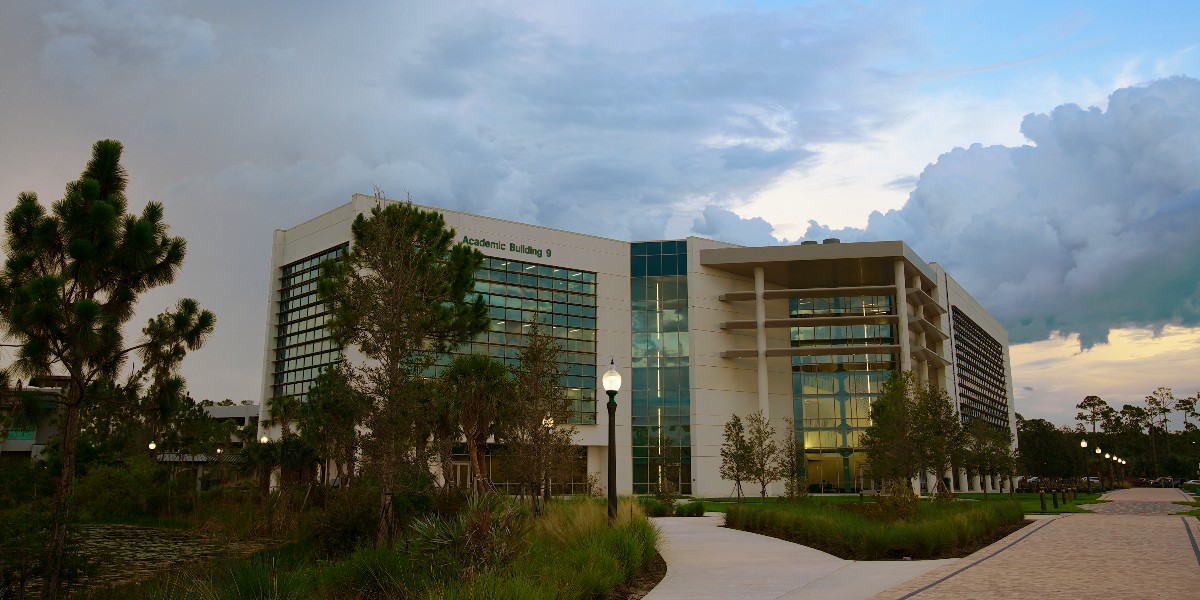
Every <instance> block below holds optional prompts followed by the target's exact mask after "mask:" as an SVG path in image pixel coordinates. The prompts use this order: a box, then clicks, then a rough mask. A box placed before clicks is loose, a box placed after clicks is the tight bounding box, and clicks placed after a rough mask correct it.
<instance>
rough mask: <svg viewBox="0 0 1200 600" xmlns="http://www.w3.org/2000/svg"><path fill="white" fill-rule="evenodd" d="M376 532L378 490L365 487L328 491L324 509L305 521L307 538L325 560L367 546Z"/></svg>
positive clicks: (377, 525)
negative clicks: (306, 523) (310, 539)
mask: <svg viewBox="0 0 1200 600" xmlns="http://www.w3.org/2000/svg"><path fill="white" fill-rule="evenodd" d="M378 530H379V490H378V489H377V488H375V487H372V486H366V485H361V486H354V487H349V488H343V489H338V490H334V491H332V492H330V493H329V496H328V498H327V502H326V505H325V508H324V509H321V510H318V511H315V512H314V513H313V514H312V516H311V517H310V519H309V521H308V534H309V537H311V538H312V539H313V542H314V543H315V544H316V550H317V553H318V554H319V555H320V556H322V557H325V558H339V557H343V556H347V555H349V554H351V553H353V552H354V551H355V550H356V549H358V548H360V547H362V546H366V545H370V544H371V543H372V542H373V541H374V540H375V533H376V532H377V531H378Z"/></svg>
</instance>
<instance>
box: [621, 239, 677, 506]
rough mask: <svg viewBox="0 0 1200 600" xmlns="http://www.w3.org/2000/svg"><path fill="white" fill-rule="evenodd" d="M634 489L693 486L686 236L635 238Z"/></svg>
mask: <svg viewBox="0 0 1200 600" xmlns="http://www.w3.org/2000/svg"><path fill="white" fill-rule="evenodd" d="M631 251H632V257H631V259H630V260H631V264H630V269H631V272H630V275H631V277H630V285H631V290H630V292H631V299H632V307H631V308H632V311H631V312H632V333H633V347H632V349H631V350H632V354H631V356H632V360H633V364H632V365H631V367H632V368H631V370H632V380H633V381H632V385H631V386H630V398H631V400H630V402H631V409H630V412H631V417H632V423H633V427H632V430H631V435H632V447H633V492H634V493H635V494H649V493H653V492H654V491H655V490H657V489H658V487H659V486H660V485H665V484H670V486H672V487H673V488H674V490H675V491H676V492H678V493H681V494H690V493H692V469H691V462H692V452H691V446H692V439H691V397H690V377H689V350H688V348H689V346H688V307H687V297H688V282H687V242H686V241H684V240H678V241H665V242H640V243H635V244H632V248H631Z"/></svg>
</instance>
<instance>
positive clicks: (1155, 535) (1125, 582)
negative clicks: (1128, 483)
mask: <svg viewBox="0 0 1200 600" xmlns="http://www.w3.org/2000/svg"><path fill="white" fill-rule="evenodd" d="M1104 498H1105V499H1107V500H1111V502H1109V503H1106V504H1094V505H1090V506H1088V508H1089V509H1090V510H1094V511H1095V514H1069V515H1064V516H1060V517H1057V518H1052V519H1045V520H1040V521H1037V522H1035V523H1034V524H1032V525H1030V526H1028V527H1025V528H1024V529H1022V530H1021V531H1018V532H1016V533H1014V534H1012V535H1010V536H1008V537H1006V538H1005V539H1003V540H1000V541H999V542H996V543H995V544H992V545H991V546H988V547H987V548H984V549H983V550H980V551H979V552H976V553H975V554H972V555H971V556H969V557H967V558H964V559H961V560H959V561H957V562H955V563H954V564H952V565H949V566H946V567H943V568H940V569H937V570H934V571H930V572H929V573H926V574H925V575H923V576H921V577H918V578H916V579H914V580H912V581H909V582H907V583H904V584H901V585H899V586H896V587H894V588H892V589H889V590H887V591H886V592H883V593H881V594H879V595H877V596H875V598H879V599H907V598H915V599H917V600H938V599H949V598H954V599H958V598H967V597H975V598H1021V599H1023V600H1024V599H1028V598H1037V599H1038V600H1043V599H1050V598H1064V599H1065V598H1069V599H1072V600H1076V599H1078V598H1080V597H1088V596H1089V595H1091V594H1092V593H1098V592H1099V591H1101V590H1102V591H1103V592H1102V593H1103V596H1104V597H1106V598H1196V597H1200V547H1198V546H1197V542H1198V541H1200V523H1198V522H1197V520H1196V519H1195V518H1193V517H1181V516H1171V513H1175V512H1180V511H1183V510H1187V509H1186V507H1183V506H1179V505H1177V504H1173V502H1174V501H1176V500H1185V499H1190V497H1189V496H1187V495H1186V494H1184V493H1183V492H1181V491H1179V490H1177V489H1169V488H1168V489H1154V488H1136V489H1131V490H1119V491H1116V492H1112V493H1110V494H1107V495H1106V496H1105V497H1104Z"/></svg>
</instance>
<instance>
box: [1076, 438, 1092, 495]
mask: <svg viewBox="0 0 1200 600" xmlns="http://www.w3.org/2000/svg"><path fill="white" fill-rule="evenodd" d="M1079 447H1080V448H1083V449H1084V455H1083V478H1084V479H1086V480H1087V491H1088V493H1089V494H1090V493H1092V478H1091V477H1089V476H1088V474H1087V440H1079Z"/></svg>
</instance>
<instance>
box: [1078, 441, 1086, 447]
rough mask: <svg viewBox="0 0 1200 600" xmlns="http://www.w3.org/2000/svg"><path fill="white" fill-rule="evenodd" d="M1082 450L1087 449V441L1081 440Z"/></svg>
mask: <svg viewBox="0 0 1200 600" xmlns="http://www.w3.org/2000/svg"><path fill="white" fill-rule="evenodd" d="M1079 447H1080V448H1087V440H1079Z"/></svg>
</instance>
